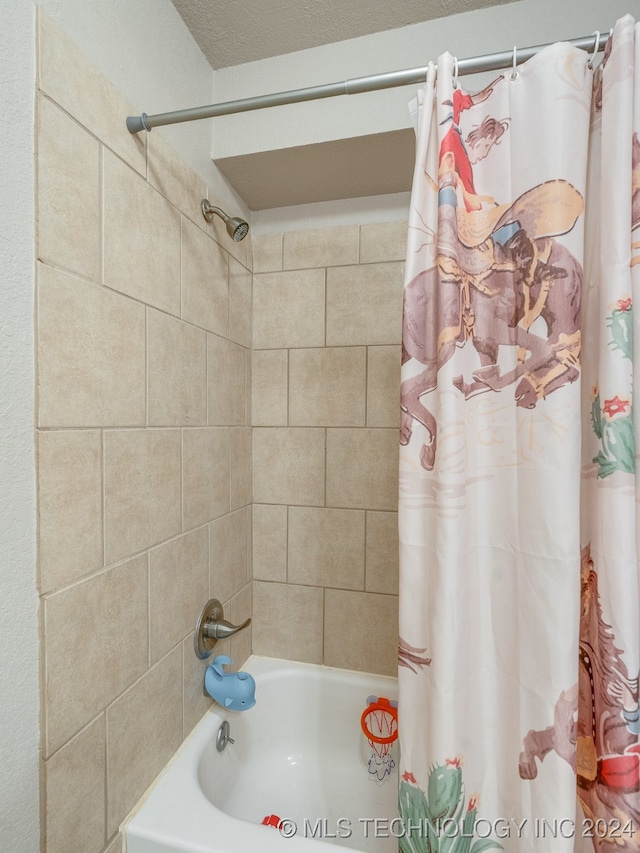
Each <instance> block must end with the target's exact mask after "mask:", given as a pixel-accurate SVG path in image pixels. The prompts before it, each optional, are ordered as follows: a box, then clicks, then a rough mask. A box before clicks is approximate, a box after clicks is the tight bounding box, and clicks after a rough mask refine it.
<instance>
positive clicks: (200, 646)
mask: <svg viewBox="0 0 640 853" xmlns="http://www.w3.org/2000/svg"><path fill="white" fill-rule="evenodd" d="M250 624H251V619H245V620H244V622H243V623H242V625H232V624H231V622H227V620H226V619H225V618H224V611H223V609H222V605H221V604H220V602H219V601H218V599H217V598H212V599H210V600H209V601H208V602H207V603H206V604H205V606H204V608H203V610H202V613H201V614H200V618H199V619H198V622H197V624H196V630H195V634H194V636H193V644H194V647H195V652H196V655H197V657H199V658H200V660H204V659H205V658H206V657H208V656H209V655H210V654H211V651H212V649H213V647H214V646H215V644H216V643H217V642H218V640H223V639H224V638H225V637H231V636H233V634H236V633H237V632H238V631H242V629H243V628H246V627H247V626H248V625H250Z"/></svg>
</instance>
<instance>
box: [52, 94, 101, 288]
mask: <svg viewBox="0 0 640 853" xmlns="http://www.w3.org/2000/svg"><path fill="white" fill-rule="evenodd" d="M38 257H39V258H40V259H41V260H43V261H47V262H50V263H53V264H56V265H57V266H60V267H64V268H65V269H68V270H72V271H73V272H76V273H79V274H80V275H83V276H85V277H86V278H89V279H91V280H92V281H100V146H99V144H98V142H97V140H96V139H94V138H93V137H92V136H90V135H89V134H88V133H87V132H86V131H85V130H83V128H81V127H80V126H79V125H78V124H76V122H75V121H73V119H71V118H69V116H67V115H65V114H64V113H63V112H62V110H60V109H59V108H58V107H57V106H56V105H55V104H52V103H51V101H48V100H47V99H46V98H43V97H40V98H39V100H38Z"/></svg>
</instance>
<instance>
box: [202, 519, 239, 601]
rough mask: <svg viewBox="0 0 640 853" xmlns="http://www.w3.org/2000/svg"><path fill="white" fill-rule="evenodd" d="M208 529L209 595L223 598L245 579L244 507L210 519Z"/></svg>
mask: <svg viewBox="0 0 640 853" xmlns="http://www.w3.org/2000/svg"><path fill="white" fill-rule="evenodd" d="M209 529H210V540H209V542H210V546H209V547H210V551H209V591H210V593H211V597H212V598H217V599H218V600H219V601H223V602H224V601H227V600H228V599H230V598H231V597H232V596H233V595H235V594H236V593H237V592H239V591H240V590H241V589H242V587H243V586H244V585H245V584H246V582H247V536H248V529H247V511H246V509H239V510H237V511H236V512H232V513H230V514H229V515H225V516H223V517H222V518H218V519H216V520H215V521H212V522H211V524H210V525H209ZM203 605H204V602H203Z"/></svg>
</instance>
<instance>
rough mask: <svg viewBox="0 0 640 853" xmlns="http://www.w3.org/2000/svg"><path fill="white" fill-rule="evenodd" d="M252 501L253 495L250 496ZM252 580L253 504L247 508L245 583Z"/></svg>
mask: <svg viewBox="0 0 640 853" xmlns="http://www.w3.org/2000/svg"><path fill="white" fill-rule="evenodd" d="M251 500H253V495H252V496H251ZM252 580H253V503H250V504H249V506H248V507H247V583H249V581H252Z"/></svg>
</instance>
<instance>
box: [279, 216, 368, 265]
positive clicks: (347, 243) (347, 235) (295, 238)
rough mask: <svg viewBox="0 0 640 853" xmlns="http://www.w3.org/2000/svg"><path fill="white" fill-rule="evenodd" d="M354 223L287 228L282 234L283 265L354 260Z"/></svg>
mask: <svg viewBox="0 0 640 853" xmlns="http://www.w3.org/2000/svg"><path fill="white" fill-rule="evenodd" d="M358 238H359V228H358V226H357V225H338V226H336V227H334V228H314V229H312V230H310V231H289V232H287V233H286V234H285V235H284V247H283V269H285V270H291V269H309V268H310V267H330V266H336V265H344V264H357V263H358Z"/></svg>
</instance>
